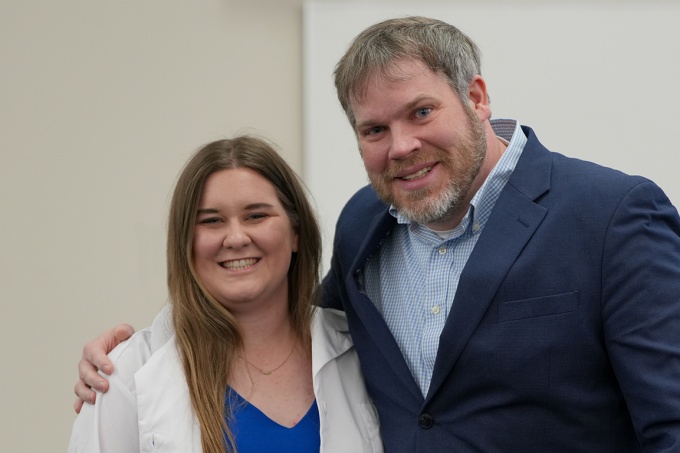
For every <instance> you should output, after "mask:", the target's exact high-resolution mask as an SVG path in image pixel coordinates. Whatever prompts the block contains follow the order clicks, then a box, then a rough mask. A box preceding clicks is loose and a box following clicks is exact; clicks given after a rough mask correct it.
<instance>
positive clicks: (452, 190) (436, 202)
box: [370, 108, 487, 225]
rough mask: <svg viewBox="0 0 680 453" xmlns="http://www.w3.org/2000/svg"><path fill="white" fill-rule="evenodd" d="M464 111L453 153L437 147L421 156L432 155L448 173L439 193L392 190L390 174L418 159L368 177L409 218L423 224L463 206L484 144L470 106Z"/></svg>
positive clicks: (483, 133) (480, 126) (426, 158)
mask: <svg viewBox="0 0 680 453" xmlns="http://www.w3.org/2000/svg"><path fill="white" fill-rule="evenodd" d="M466 114H467V123H468V128H467V133H466V134H465V135H464V136H462V137H460V139H459V140H458V143H457V145H456V148H455V151H454V152H455V154H452V152H450V151H448V150H442V149H437V150H435V151H434V152H433V153H427V154H426V155H424V156H423V157H422V158H421V160H423V161H432V158H433V156H434V158H435V159H436V160H437V161H438V162H439V165H442V166H444V168H445V170H446V171H447V172H448V173H449V174H450V175H451V179H450V180H449V181H448V182H447V183H446V185H445V187H444V188H443V189H442V190H440V191H439V193H437V192H436V191H437V190H438V187H424V188H422V189H418V190H414V191H411V192H408V193H403V192H398V191H397V192H392V190H391V184H392V182H393V179H394V176H393V175H396V174H398V173H399V171H400V170H401V168H404V167H407V166H412V165H413V164H415V163H418V160H414V161H408V162H404V163H401V164H399V165H396V166H393V167H391V168H390V169H388V170H387V171H386V172H385V173H383V174H380V175H377V176H373V177H371V178H370V179H371V184H372V185H373V188H374V189H375V191H376V193H377V194H378V196H379V197H380V199H382V200H383V201H384V202H385V203H388V204H390V205H393V206H394V207H395V208H396V209H397V211H399V213H400V214H401V215H403V216H404V217H406V218H407V219H408V220H409V221H411V222H415V223H420V224H425V225H426V224H430V223H435V222H439V221H442V220H445V219H446V218H447V217H451V216H453V215H454V214H456V213H457V212H458V211H459V210H460V209H461V208H462V207H463V204H464V202H465V199H466V197H467V195H468V192H469V191H470V187H471V186H472V182H473V180H474V179H475V177H476V176H477V174H478V173H479V169H480V168H481V166H482V162H483V161H484V156H485V155H486V147H487V143H486V131H485V130H484V126H483V124H482V123H481V121H479V118H477V115H475V113H474V112H473V111H472V110H471V109H469V108H466ZM395 194H396V195H395Z"/></svg>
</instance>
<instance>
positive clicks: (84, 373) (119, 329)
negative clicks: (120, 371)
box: [73, 324, 135, 414]
mask: <svg viewBox="0 0 680 453" xmlns="http://www.w3.org/2000/svg"><path fill="white" fill-rule="evenodd" d="M133 333H135V329H134V328H133V327H132V326H131V325H129V324H120V325H118V326H116V327H113V328H111V329H109V330H107V331H105V332H104V333H102V334H101V335H99V336H98V337H97V338H95V339H94V340H92V341H90V342H89V343H87V344H86V345H85V347H84V348H83V357H82V358H81V359H80V362H78V376H79V377H80V380H78V382H76V386H75V388H74V391H75V393H76V396H77V397H78V398H76V402H75V404H74V405H73V408H74V409H75V411H76V413H78V414H79V413H80V409H81V408H82V407H83V403H84V402H88V403H91V404H94V400H95V395H96V394H95V392H94V390H92V388H95V389H97V390H98V391H100V392H102V393H104V392H106V391H107V390H108V389H109V382H108V381H107V380H106V379H104V378H103V377H102V376H101V375H100V374H99V373H98V372H97V370H101V371H102V372H103V373H105V374H111V373H113V363H112V362H111V361H110V360H109V358H108V356H107V354H108V353H109V352H111V351H112V350H113V348H115V347H116V346H117V345H118V344H119V343H120V342H122V341H124V340H127V339H128V338H130V336H131V335H132V334H133Z"/></svg>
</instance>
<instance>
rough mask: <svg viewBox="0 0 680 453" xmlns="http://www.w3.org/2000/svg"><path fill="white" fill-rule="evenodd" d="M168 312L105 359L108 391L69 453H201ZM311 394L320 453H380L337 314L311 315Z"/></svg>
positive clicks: (81, 423) (79, 427) (86, 416)
mask: <svg viewBox="0 0 680 453" xmlns="http://www.w3.org/2000/svg"><path fill="white" fill-rule="evenodd" d="M170 317H171V313H170V309H169V308H166V309H164V310H162V311H161V312H160V313H159V314H158V315H157V316H156V319H154V321H153V324H152V325H151V327H148V328H146V329H144V330H141V331H139V332H137V333H135V335H133V336H132V338H130V339H129V340H127V341H126V342H124V343H121V344H120V345H118V347H116V348H115V349H114V350H113V351H112V352H111V354H110V357H111V360H112V361H113V362H114V367H115V371H114V373H113V375H111V376H110V377H109V391H108V392H107V393H105V394H98V395H97V403H96V404H95V405H94V406H93V405H90V404H85V405H84V406H83V409H82V410H81V412H80V415H78V417H77V418H76V421H75V422H74V424H73V432H72V434H71V442H70V444H69V448H68V451H69V453H133V452H140V453H142V452H144V453H145V452H182V453H185V452H186V453H190V452H195V453H198V452H200V451H201V435H200V428H199V425H198V420H197V419H196V417H195V416H194V413H193V409H192V407H191V402H190V399H189V390H188V388H187V384H186V380H185V378H184V372H183V370H182V366H181V363H180V360H179V355H178V353H177V348H176V343H175V341H174V339H175V335H174V332H173V330H172V326H171V322H170ZM312 371H313V373H314V377H313V382H314V394H315V396H316V401H317V405H318V407H319V416H320V422H321V427H320V430H321V450H320V451H321V453H334V452H338V453H346V452H350V451H351V452H356V453H360V452H366V453H368V452H370V453H382V451H383V446H382V441H381V439H380V433H379V424H378V416H377V412H376V410H375V407H374V406H373V404H372V402H371V400H370V398H369V396H368V394H367V392H366V388H365V386H364V380H363V377H362V375H361V370H360V368H359V360H358V358H357V355H356V352H355V350H354V347H353V345H352V341H351V338H350V335H349V331H348V329H347V320H346V319H345V315H344V313H342V312H340V311H337V310H331V309H320V308H319V309H316V310H315V313H314V317H313V320H312Z"/></svg>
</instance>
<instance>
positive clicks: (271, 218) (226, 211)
mask: <svg viewBox="0 0 680 453" xmlns="http://www.w3.org/2000/svg"><path fill="white" fill-rule="evenodd" d="M297 247H298V235H297V233H295V231H293V227H292V225H291V222H290V219H289V218H288V214H287V213H286V211H285V209H284V208H283V206H282V205H281V202H280V201H279V198H278V197H277V195H276V190H275V189H274V186H273V185H272V184H271V183H270V182H269V181H268V180H267V179H266V178H264V177H263V176H261V175H260V174H259V173H257V172H255V171H254V170H251V169H249V168H234V169H226V170H220V171H217V172H215V173H213V174H211V175H210V176H209V177H208V178H207V179H206V181H205V184H204V186H203V192H202V194H201V198H200V201H199V204H198V210H197V213H196V225H195V228H194V237H193V260H194V267H195V269H196V272H197V273H198V276H199V278H200V279H201V281H202V282H203V285H204V286H205V288H206V289H207V291H208V292H209V293H210V294H211V295H212V296H213V297H214V298H215V299H217V301H219V302H220V303H221V304H222V305H224V306H225V307H226V308H228V309H229V310H230V311H231V312H232V313H234V314H238V313H239V312H243V311H252V310H256V309H259V308H261V307H265V308H266V307H270V306H274V307H277V308H278V309H287V307H288V269H289V268H290V264H291V256H292V254H293V253H294V252H296V251H297Z"/></svg>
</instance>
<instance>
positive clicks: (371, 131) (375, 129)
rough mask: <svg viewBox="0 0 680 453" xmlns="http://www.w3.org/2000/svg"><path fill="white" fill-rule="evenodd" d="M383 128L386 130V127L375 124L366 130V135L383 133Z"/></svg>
mask: <svg viewBox="0 0 680 453" xmlns="http://www.w3.org/2000/svg"><path fill="white" fill-rule="evenodd" d="M383 130H385V128H384V127H382V126H375V127H372V128H370V129H368V130H367V131H366V135H377V134H379V133H381V132H382V131H383Z"/></svg>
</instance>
